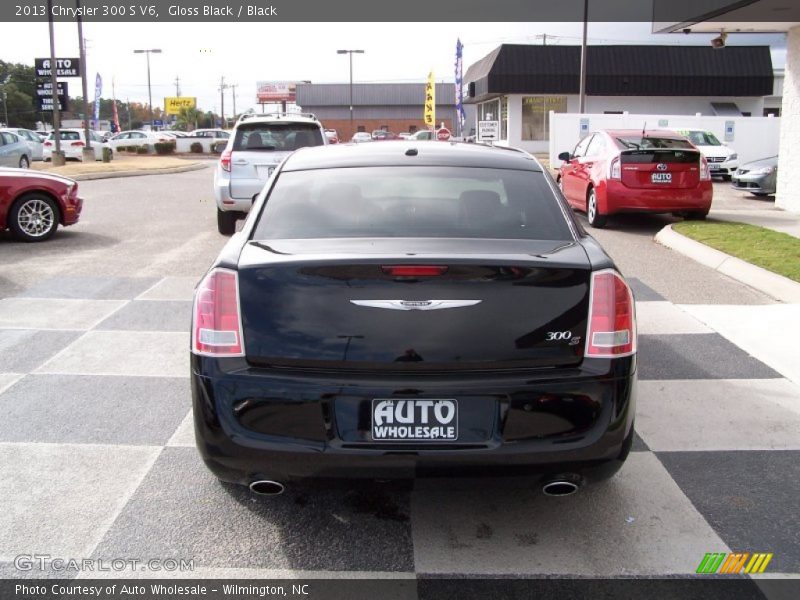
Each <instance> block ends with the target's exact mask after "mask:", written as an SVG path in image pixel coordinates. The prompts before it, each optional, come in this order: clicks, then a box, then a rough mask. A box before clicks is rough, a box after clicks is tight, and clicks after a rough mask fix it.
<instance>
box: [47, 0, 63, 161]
mask: <svg viewBox="0 0 800 600" xmlns="http://www.w3.org/2000/svg"><path fill="white" fill-rule="evenodd" d="M47 22H48V25H49V27H50V85H51V86H52V88H53V90H52V91H53V139H54V141H55V143H56V146H55V147H56V149H55V151H54V152H53V155H52V158H51V160H52V161H53V166H54V167H59V166H62V165H63V164H64V162H65V158H64V154H63V153H62V152H61V110H60V109H59V106H58V64H57V63H56V37H55V33H54V31H53V0H47Z"/></svg>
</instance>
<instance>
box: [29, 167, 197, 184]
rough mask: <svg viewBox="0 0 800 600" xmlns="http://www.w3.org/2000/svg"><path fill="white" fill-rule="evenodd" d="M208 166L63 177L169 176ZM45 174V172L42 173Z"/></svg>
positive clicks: (77, 179) (80, 179) (78, 178)
mask: <svg viewBox="0 0 800 600" xmlns="http://www.w3.org/2000/svg"><path fill="white" fill-rule="evenodd" d="M206 168H208V165H203V164H200V163H192V164H190V165H186V166H183V167H168V168H166V169H145V170H141V171H112V172H110V173H84V174H83V175H64V177H68V178H69V179H74V180H75V181H90V180H92V179H116V178H117V177H139V176H142V175H169V174H171V173H186V172H187V171H199V170H200V169H206ZM43 172H44V173H47V171H43Z"/></svg>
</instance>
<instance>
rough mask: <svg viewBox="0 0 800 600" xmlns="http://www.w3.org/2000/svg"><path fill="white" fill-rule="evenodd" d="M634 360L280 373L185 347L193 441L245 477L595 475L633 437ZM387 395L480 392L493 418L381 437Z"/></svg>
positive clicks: (608, 468) (620, 457)
mask: <svg viewBox="0 0 800 600" xmlns="http://www.w3.org/2000/svg"><path fill="white" fill-rule="evenodd" d="M584 362H585V363H591V362H592V361H584ZM635 364H636V362H635V357H627V358H621V359H616V360H613V361H608V360H598V361H597V362H596V364H588V365H586V366H584V367H582V368H581V369H575V370H572V371H570V372H569V373H562V374H560V375H558V374H555V373H553V372H551V373H549V374H548V375H547V376H543V374H542V373H539V374H534V375H531V374H530V373H528V374H526V375H513V376H511V375H505V376H502V377H498V376H493V377H491V378H489V377H484V378H482V379H480V378H474V377H473V378H472V379H466V378H461V379H458V377H459V376H458V375H448V377H447V378H439V377H433V376H432V377H428V378H422V377H416V378H400V377H397V376H394V377H393V378H392V379H391V380H390V379H381V380H378V379H374V378H372V379H367V378H364V379H354V378H353V376H350V377H347V378H342V379H339V378H337V377H336V376H330V375H318V376H314V377H310V376H298V375H294V374H292V375H286V374H276V373H274V372H270V371H269V370H267V369H253V368H251V367H248V366H247V364H246V363H245V362H244V361H243V360H241V359H225V360H216V359H209V358H205V357H198V356H192V373H191V380H192V397H193V405H194V419H195V432H196V439H197V446H198V449H199V451H200V454H201V455H202V457H203V460H204V461H205V463H206V465H207V466H208V468H209V469H210V470H211V471H212V472H213V473H214V474H215V475H216V476H217V477H219V478H220V479H222V480H225V481H230V482H234V483H240V484H248V483H250V482H252V481H254V480H257V479H272V480H276V481H281V482H284V483H285V482H287V481H294V482H297V481H302V480H330V479H351V480H352V479H414V478H418V477H428V476H431V477H436V476H447V477H453V476H495V477H496V476H506V475H513V476H533V477H536V478H539V477H543V476H552V475H556V474H561V473H575V474H578V475H580V476H581V477H583V478H584V479H585V480H587V481H592V480H599V479H604V478H606V477H609V476H611V475H613V474H614V473H615V472H616V471H617V469H619V467H620V466H621V465H622V462H623V461H624V460H625V458H626V456H627V453H628V450H629V448H630V441H631V439H632V434H633V419H634V410H635V387H636V385H635V384H636V377H635ZM386 397H395V398H409V397H413V398H464V399H465V401H466V399H468V398H471V399H472V400H476V399H477V398H481V399H485V401H486V402H488V403H491V411H490V412H491V413H492V414H493V415H494V416H493V417H492V419H493V423H489V424H488V426H487V428H486V429H487V431H489V433H488V435H487V436H486V437H485V438H484V439H482V440H481V441H475V440H472V441H471V442H470V443H462V444H459V443H454V444H452V445H446V444H438V445H424V444H411V445H409V444H408V443H406V444H403V445H400V444H397V443H395V444H376V443H374V442H372V441H371V440H370V439H369V436H368V434H367V433H364V431H363V429H364V428H368V427H369V423H370V422H371V413H370V411H369V406H370V403H371V400H372V399H373V398H386ZM356 423H360V425H355V424H356ZM461 426H462V427H468V426H469V423H462V425H461ZM359 428H362V432H361V434H359V433H358V432H357V431H356V430H357V429H359Z"/></svg>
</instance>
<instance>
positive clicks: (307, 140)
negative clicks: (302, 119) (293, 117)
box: [233, 122, 323, 152]
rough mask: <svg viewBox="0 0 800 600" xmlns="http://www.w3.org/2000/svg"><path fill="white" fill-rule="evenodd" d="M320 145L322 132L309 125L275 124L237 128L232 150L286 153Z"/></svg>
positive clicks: (259, 124)
mask: <svg viewBox="0 0 800 600" xmlns="http://www.w3.org/2000/svg"><path fill="white" fill-rule="evenodd" d="M322 144H323V141H322V131H320V128H319V127H317V126H315V125H313V124H311V123H281V122H275V123H258V124H253V125H248V126H247V127H239V129H238V130H237V131H236V138H235V139H234V140H233V149H234V150H258V151H273V150H277V151H279V152H286V151H292V150H297V149H298V148H305V147H306V146H321V145H322Z"/></svg>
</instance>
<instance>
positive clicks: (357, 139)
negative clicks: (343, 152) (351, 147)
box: [350, 131, 372, 144]
mask: <svg viewBox="0 0 800 600" xmlns="http://www.w3.org/2000/svg"><path fill="white" fill-rule="evenodd" d="M350 141H351V142H354V143H356V144H363V143H364V142H371V141H372V136H371V135H370V134H369V133H367V132H366V131H357V132H356V133H354V134H353V137H352V138H350Z"/></svg>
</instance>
